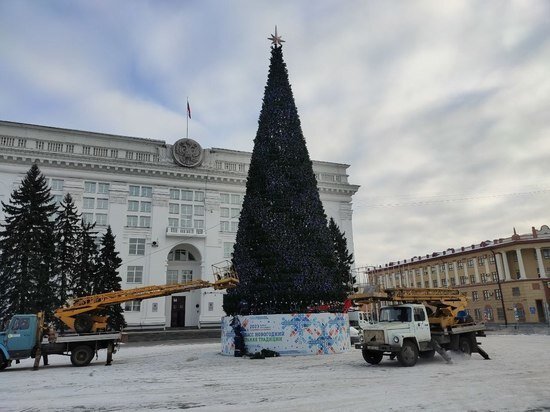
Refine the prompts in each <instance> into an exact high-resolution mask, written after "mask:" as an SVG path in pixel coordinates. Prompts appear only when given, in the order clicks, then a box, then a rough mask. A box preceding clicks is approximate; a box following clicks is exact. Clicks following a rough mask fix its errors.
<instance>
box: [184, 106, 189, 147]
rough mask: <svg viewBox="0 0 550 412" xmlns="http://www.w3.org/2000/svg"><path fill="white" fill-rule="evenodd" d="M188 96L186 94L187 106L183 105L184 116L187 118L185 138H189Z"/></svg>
mask: <svg viewBox="0 0 550 412" xmlns="http://www.w3.org/2000/svg"><path fill="white" fill-rule="evenodd" d="M188 108H189V96H187V106H186V107H185V112H186V113H185V117H186V118H187V133H186V135H185V138H186V139H189V109H188Z"/></svg>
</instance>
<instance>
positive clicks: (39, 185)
mask: <svg viewBox="0 0 550 412" xmlns="http://www.w3.org/2000/svg"><path fill="white" fill-rule="evenodd" d="M52 200H53V196H52V195H51V194H50V188H49V187H48V183H47V181H46V179H45V178H44V176H43V175H42V173H41V172H40V169H39V168H38V166H37V165H36V164H33V165H32V167H31V169H30V170H29V171H28V172H27V175H26V176H25V178H24V179H23V181H22V183H21V186H20V187H19V188H18V189H16V190H14V191H13V193H12V195H11V198H10V202H9V204H5V203H4V202H2V209H3V211H4V214H5V223H4V224H2V228H1V230H0V319H6V318H8V317H11V316H12V315H14V314H16V313H36V312H38V311H45V312H46V317H47V318H48V319H50V318H51V315H52V311H53V309H54V308H55V303H56V301H57V300H56V292H55V286H54V278H53V276H54V271H53V268H54V261H55V246H54V242H52V239H54V222H53V220H52V216H53V215H54V213H55V212H56V207H55V204H54V203H53V202H52Z"/></svg>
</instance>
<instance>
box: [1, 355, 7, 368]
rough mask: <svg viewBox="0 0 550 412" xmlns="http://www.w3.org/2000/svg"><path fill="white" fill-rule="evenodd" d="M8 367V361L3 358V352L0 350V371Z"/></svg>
mask: <svg viewBox="0 0 550 412" xmlns="http://www.w3.org/2000/svg"><path fill="white" fill-rule="evenodd" d="M7 367H8V361H7V360H6V358H4V354H3V353H2V352H0V371H1V370H4V369H6V368H7Z"/></svg>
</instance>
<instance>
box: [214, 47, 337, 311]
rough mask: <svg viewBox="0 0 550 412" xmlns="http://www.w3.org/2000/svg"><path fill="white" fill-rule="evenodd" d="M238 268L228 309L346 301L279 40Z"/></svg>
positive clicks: (238, 244)
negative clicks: (237, 281) (237, 279)
mask: <svg viewBox="0 0 550 412" xmlns="http://www.w3.org/2000/svg"><path fill="white" fill-rule="evenodd" d="M233 266H234V269H235V271H236V272H237V274H238V276H239V279H240V283H239V285H238V287H237V288H235V289H232V290H230V291H228V293H227V294H226V295H225V296H224V310H225V311H226V313H228V314H234V313H236V312H238V306H239V303H240V304H241V307H242V306H243V304H244V302H246V306H247V307H248V308H249V309H248V310H249V311H250V312H251V313H291V312H297V311H305V310H307V309H308V307H309V308H311V307H312V306H313V307H319V306H320V305H327V304H334V303H341V302H343V300H344V298H345V291H344V289H343V287H342V285H341V282H339V279H338V276H337V274H336V271H335V259H334V254H333V250H332V242H331V240H330V234H329V231H328V226H327V218H326V215H325V213H324V210H323V206H322V203H321V200H320V198H319V191H318V188H317V181H316V179H315V175H314V173H313V167H312V162H311V160H310V157H309V153H308V150H307V147H306V141H305V139H304V136H303V133H302V130H301V125H300V119H299V116H298V111H297V109H296V105H295V102H294V97H293V94H292V90H291V86H290V83H289V80H288V73H287V69H286V65H285V62H284V61H283V53H282V48H281V46H280V41H274V46H273V47H272V48H271V60H270V67H269V74H268V79H267V85H266V87H265V93H264V98H263V104H262V109H261V112H260V118H259V122H258V131H257V133H256V138H255V139H254V149H253V151H252V158H251V163H250V169H249V172H248V179H247V183H246V195H245V197H244V202H243V207H242V211H241V217H240V221H239V228H238V231H237V237H236V243H235V247H234V252H233Z"/></svg>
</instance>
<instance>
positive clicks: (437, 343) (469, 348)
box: [350, 288, 489, 366]
mask: <svg viewBox="0 0 550 412" xmlns="http://www.w3.org/2000/svg"><path fill="white" fill-rule="evenodd" d="M350 299H352V300H353V302H354V303H355V304H356V305H361V304H372V303H378V302H390V304H389V305H386V306H382V307H381V309H380V314H379V317H378V323H375V324H370V325H368V326H367V327H366V328H365V329H364V330H363V341H362V342H361V343H357V344H356V345H355V348H356V349H361V350H362V354H363V358H364V359H365V361H366V362H368V363H370V364H372V365H377V364H379V363H380V362H381V361H382V358H383V357H384V356H385V355H386V356H389V357H390V359H394V358H395V357H397V360H398V361H399V363H400V364H401V365H403V366H414V365H415V364H416V362H417V360H418V358H419V357H421V358H428V359H429V358H432V357H433V356H434V354H435V352H437V353H439V354H440V355H441V356H442V357H443V358H444V359H445V360H446V361H447V362H451V358H450V357H449V355H448V354H447V353H446V351H447V350H453V351H460V352H463V353H465V354H467V355H470V354H471V353H479V354H480V355H481V356H482V357H483V358H484V359H489V355H488V354H487V353H486V352H485V351H484V350H483V349H482V348H481V347H480V346H479V345H480V343H479V342H477V337H478V336H485V325H484V324H477V323H475V322H474V321H473V319H472V318H471V317H470V316H469V315H468V314H467V312H466V307H467V303H468V301H467V298H466V294H464V293H463V292H461V291H460V290H458V289H447V288H392V289H384V290H383V291H369V292H366V293H356V294H354V295H352V296H351V297H350Z"/></svg>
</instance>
